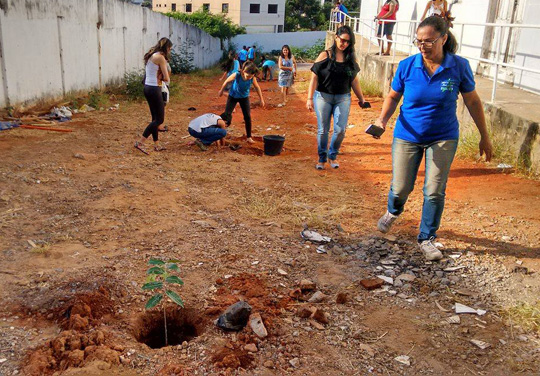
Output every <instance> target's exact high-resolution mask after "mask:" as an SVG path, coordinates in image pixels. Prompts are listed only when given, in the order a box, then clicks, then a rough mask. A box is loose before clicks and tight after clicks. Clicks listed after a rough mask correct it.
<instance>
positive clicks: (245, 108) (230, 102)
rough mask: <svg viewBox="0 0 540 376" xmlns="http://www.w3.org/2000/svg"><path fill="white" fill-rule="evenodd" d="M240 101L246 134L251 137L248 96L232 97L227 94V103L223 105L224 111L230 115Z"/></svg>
mask: <svg viewBox="0 0 540 376" xmlns="http://www.w3.org/2000/svg"><path fill="white" fill-rule="evenodd" d="M237 103H240V108H241V109H242V114H244V122H245V123H246V136H247V137H248V138H250V137H251V110H250V108H249V97H246V98H234V97H231V96H230V95H229V97H228V98H227V105H226V106H225V112H226V113H228V114H229V115H231V117H232V112H233V110H234V108H235V107H236V104H237Z"/></svg>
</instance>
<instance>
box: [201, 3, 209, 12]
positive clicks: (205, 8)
mask: <svg viewBox="0 0 540 376" xmlns="http://www.w3.org/2000/svg"><path fill="white" fill-rule="evenodd" d="M202 10H203V11H205V12H209V11H210V4H209V3H206V4H203V5H202Z"/></svg>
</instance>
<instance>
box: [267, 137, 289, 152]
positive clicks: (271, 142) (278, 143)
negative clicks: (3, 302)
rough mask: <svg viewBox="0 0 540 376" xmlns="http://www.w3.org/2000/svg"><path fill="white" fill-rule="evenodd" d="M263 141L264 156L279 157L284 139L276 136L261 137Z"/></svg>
mask: <svg viewBox="0 0 540 376" xmlns="http://www.w3.org/2000/svg"><path fill="white" fill-rule="evenodd" d="M263 141H264V154H266V155H279V154H281V151H282V150H283V143H284V142H285V137H283V136H278V135H267V136H263Z"/></svg>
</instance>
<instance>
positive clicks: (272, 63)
mask: <svg viewBox="0 0 540 376" xmlns="http://www.w3.org/2000/svg"><path fill="white" fill-rule="evenodd" d="M274 65H276V62H275V61H273V60H265V61H264V63H263V65H262V66H263V67H270V68H272V67H273V66H274Z"/></svg>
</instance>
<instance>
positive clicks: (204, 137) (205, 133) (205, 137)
mask: <svg viewBox="0 0 540 376" xmlns="http://www.w3.org/2000/svg"><path fill="white" fill-rule="evenodd" d="M188 132H189V134H190V135H191V136H193V137H195V138H198V139H199V140H201V142H202V143H203V144H204V145H210V144H212V142H214V141H218V140H221V139H222V138H223V137H225V136H227V131H226V130H225V129H223V128H220V127H218V126H211V127H207V128H202V129H201V131H200V132H197V131H196V130H195V129H192V128H188Z"/></svg>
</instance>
